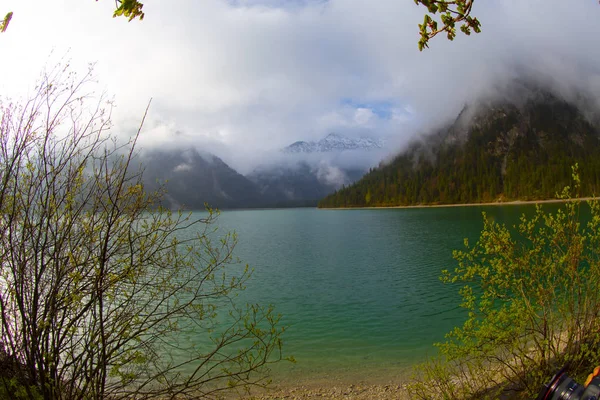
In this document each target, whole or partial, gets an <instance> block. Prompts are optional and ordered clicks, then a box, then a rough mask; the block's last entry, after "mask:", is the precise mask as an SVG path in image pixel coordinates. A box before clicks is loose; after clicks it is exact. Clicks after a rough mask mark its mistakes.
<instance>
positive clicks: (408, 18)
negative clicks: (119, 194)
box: [0, 0, 600, 171]
mask: <svg viewBox="0 0 600 400" xmlns="http://www.w3.org/2000/svg"><path fill="white" fill-rule="evenodd" d="M145 3H146V4H145V7H144V10H145V11H146V18H145V19H144V21H142V22H138V21H135V22H131V23H127V22H126V21H125V20H122V19H112V18H111V13H112V7H113V6H114V4H113V3H111V2H110V1H102V2H93V1H81V0H62V1H59V2H35V4H34V2H27V1H22V0H12V1H10V0H9V2H8V4H7V5H6V7H7V9H11V10H13V11H14V12H15V14H14V15H15V17H14V18H13V21H12V22H11V26H10V27H9V30H8V31H7V33H6V34H3V36H2V39H1V40H2V42H3V53H4V54H8V55H9V56H8V57H3V62H2V63H1V64H0V76H2V77H3V78H2V80H1V81H0V90H1V91H2V93H19V94H26V93H27V91H29V90H31V88H32V87H33V81H34V79H35V77H36V76H37V73H38V72H39V70H40V69H41V67H42V65H43V64H44V63H45V62H46V60H47V58H48V56H47V55H48V54H49V52H50V51H51V50H54V51H55V54H64V52H65V51H66V50H67V49H71V50H70V57H71V58H72V59H73V65H76V66H82V67H83V66H85V64H86V63H87V62H96V71H97V75H98V80H99V82H100V84H99V88H100V90H106V91H107V92H109V93H111V94H113V95H114V96H115V98H116V104H117V107H116V109H115V110H114V111H113V117H114V120H115V131H119V132H124V133H125V134H131V133H132V132H135V131H136V129H137V126H138V124H139V119H140V118H141V116H142V114H143V112H144V109H145V106H146V104H147V102H148V100H149V99H150V98H151V97H152V98H153V102H152V107H151V109H150V114H149V116H148V119H147V123H146V126H145V129H144V131H143V134H142V137H141V138H140V143H141V144H142V145H143V146H144V147H148V148H149V147H153V146H154V147H156V146H160V147H165V146H184V147H187V146H194V147H196V148H199V149H202V150H204V151H208V152H214V153H215V154H217V155H218V156H220V157H221V158H223V159H224V160H225V161H226V162H228V163H229V164H231V165H232V166H233V167H235V168H237V169H239V170H241V171H250V170H252V169H253V168H255V167H256V166H257V165H259V164H261V163H264V162H265V159H266V158H267V157H273V158H275V159H277V158H278V156H277V154H278V153H277V152H278V150H279V149H280V148H282V147H284V146H286V145H289V144H291V143H293V142H295V141H297V140H306V141H308V140H319V139H321V138H322V137H324V136H326V135H327V134H328V133H331V132H337V133H341V134H347V135H362V134H365V133H368V134H369V135H372V136H380V137H385V138H387V140H388V147H387V148H386V149H385V151H386V152H388V153H390V152H395V151H398V150H399V149H401V148H402V147H403V146H404V145H405V144H406V142H408V141H409V140H410V138H412V137H415V135H418V134H419V133H420V132H425V131H427V130H428V129H430V128H431V127H434V126H436V125H439V124H440V123H442V122H443V121H446V120H448V119H451V118H453V117H455V116H456V115H457V113H458V112H459V111H460V110H461V109H462V107H463V106H464V104H466V103H468V102H470V101H472V100H473V99H474V98H477V97H478V96H480V95H482V94H485V95H490V94H491V95H495V94H496V92H497V88H498V87H499V86H498V85H500V86H501V85H502V84H503V82H509V81H511V80H513V79H515V78H518V77H522V76H529V77H537V78H539V79H540V80H543V81H544V82H545V83H549V84H551V85H552V90H553V91H554V92H555V93H558V94H560V95H562V96H564V97H565V98H580V97H581V96H580V94H581V93H584V94H585V98H586V99H588V100H586V102H585V104H587V105H588V107H589V108H590V109H595V108H598V107H600V95H599V94H600V53H599V52H598V51H596V49H598V48H600V36H599V35H598V34H597V32H596V30H597V29H596V27H597V21H598V19H599V17H600V5H598V4H597V2H593V1H589V2H583V1H578V2H575V1H565V0H528V1H522V0H502V1H500V0H488V1H483V0H480V1H478V2H476V3H475V6H474V9H473V12H474V14H475V15H476V16H477V17H478V18H479V19H480V20H481V21H482V29H483V32H482V33H481V34H478V35H473V36H471V37H465V36H464V35H462V34H460V33H459V35H458V37H457V38H456V40H455V41H454V42H449V41H447V40H446V39H445V38H443V37H436V38H435V39H433V41H432V42H431V47H430V49H428V50H425V51H423V52H419V51H418V49H417V43H416V42H417V40H418V34H417V24H418V23H419V22H420V21H422V18H423V13H424V9H423V8H422V7H418V6H416V5H415V4H414V2H411V1H398V0H377V1H372V0H329V1H321V0H294V1H283V0H203V1H201V2H198V1H194V0H181V1H178V2H177V4H176V5H173V4H171V3H170V2H165V1H147V2H145ZM383 153H385V152H383ZM385 155H386V154H381V155H379V154H377V156H378V157H381V158H383V157H384V156H385ZM371 156H373V159H371ZM374 156H375V154H374V153H371V154H369V155H368V156H364V155H360V154H350V153H347V154H345V155H343V156H340V157H339V159H336V160H325V161H326V162H327V163H329V164H331V165H335V166H338V165H339V164H338V163H339V162H342V163H352V162H353V161H355V162H356V163H359V164H362V165H365V166H369V165H373V164H374V163H376V162H377V160H374V158H375V157H374ZM352 157H355V158H354V159H352ZM366 158H369V159H368V160H367V159H366ZM381 158H380V159H381ZM315 162H316V161H315Z"/></svg>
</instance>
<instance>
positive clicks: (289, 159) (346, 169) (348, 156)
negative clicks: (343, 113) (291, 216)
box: [248, 133, 384, 207]
mask: <svg viewBox="0 0 600 400" xmlns="http://www.w3.org/2000/svg"><path fill="white" fill-rule="evenodd" d="M383 145H384V142H383V141H382V140H380V139H373V138H367V137H362V138H357V139H352V138H348V137H346V136H342V135H339V134H336V133H330V134H329V135H327V136H326V137H324V138H323V139H321V140H319V141H318V142H312V141H311V142H304V141H298V142H295V143H292V144H291V145H289V146H287V147H284V148H283V149H281V155H282V156H280V157H278V162H271V163H265V164H263V165H261V166H259V167H257V168H256V169H255V170H254V171H252V172H251V173H250V174H249V175H248V178H249V179H250V180H251V181H252V182H254V183H255V184H256V185H257V186H258V187H259V189H260V192H261V193H262V194H263V196H265V197H266V198H268V199H269V200H270V201H272V202H273V205H274V206H277V207H279V206H316V205H317V203H318V201H319V199H322V198H323V197H325V196H327V195H328V194H330V193H333V192H334V191H335V190H337V189H339V188H341V187H342V186H344V185H349V184H351V183H353V182H355V181H356V180H358V179H360V177H362V176H363V175H364V174H365V173H366V172H367V169H366V168H363V167H358V166H354V164H358V163H357V162H356V161H355V160H354V159H355V158H356V157H357V156H360V154H362V153H366V152H369V151H372V150H377V149H381V148H382V147H383ZM371 158H372V157H371ZM342 159H344V160H343V161H342ZM349 161H351V162H349Z"/></svg>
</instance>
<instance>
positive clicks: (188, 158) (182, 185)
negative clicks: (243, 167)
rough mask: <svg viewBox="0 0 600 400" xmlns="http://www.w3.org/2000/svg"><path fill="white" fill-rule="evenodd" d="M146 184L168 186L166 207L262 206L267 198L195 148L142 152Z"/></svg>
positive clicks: (141, 159) (228, 169) (225, 165)
mask: <svg viewBox="0 0 600 400" xmlns="http://www.w3.org/2000/svg"><path fill="white" fill-rule="evenodd" d="M140 161H141V163H142V165H143V166H144V168H145V170H144V184H145V186H146V188H147V189H148V190H152V191H154V190H157V189H158V188H159V187H160V185H161V184H163V183H164V184H165V189H166V194H165V196H164V200H165V204H163V205H164V206H165V207H168V208H180V207H184V208H186V209H192V210H197V209H204V203H205V202H206V203H208V204H209V205H210V206H211V207H217V208H246V207H260V206H263V205H264V203H265V199H264V197H263V196H262V194H261V193H260V190H259V188H258V187H257V186H256V185H255V184H254V183H253V182H251V181H250V180H249V179H247V178H246V177H244V176H242V175H240V174H239V173H237V172H236V171H235V170H233V169H232V168H230V167H229V166H228V165H227V164H226V163H224V162H223V160H221V159H220V158H218V157H216V156H214V155H212V154H208V153H206V154H201V153H199V152H198V151H196V150H195V149H186V150H158V149H155V150H152V151H148V152H146V153H143V154H142V155H141V156H140Z"/></svg>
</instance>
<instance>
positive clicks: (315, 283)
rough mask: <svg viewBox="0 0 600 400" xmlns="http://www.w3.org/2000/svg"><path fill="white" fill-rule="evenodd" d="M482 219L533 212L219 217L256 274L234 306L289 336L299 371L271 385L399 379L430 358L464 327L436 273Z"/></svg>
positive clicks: (281, 373)
mask: <svg viewBox="0 0 600 400" xmlns="http://www.w3.org/2000/svg"><path fill="white" fill-rule="evenodd" d="M547 207H553V208H556V207H558V206H557V205H548V206H547ZM482 211H485V212H486V213H488V215H490V216H492V217H493V218H495V220H496V221H498V222H504V223H507V224H510V225H512V224H514V223H516V222H517V221H518V218H519V216H520V215H521V214H522V213H523V212H526V213H528V214H531V213H533V211H534V207H533V206H531V205H525V206H523V205H520V206H516V205H510V206H481V207H480V206H475V207H450V208H420V209H377V210H366V209H361V210H318V209H309V208H303V209H280V210H247V211H246V210H245V211H224V212H222V214H221V216H220V217H219V220H218V226H219V227H220V229H221V230H224V231H227V230H235V231H236V232H237V233H238V235H239V238H238V239H239V243H238V246H237V247H236V250H235V254H236V255H237V256H238V257H239V258H240V259H241V260H242V261H243V262H244V263H248V264H249V265H250V266H251V267H252V268H253V269H254V274H253V275H252V278H251V280H250V281H249V282H248V285H247V289H246V291H245V292H244V293H243V294H242V296H241V300H242V301H247V302H259V303H262V304H268V303H271V304H273V305H274V306H275V308H276V310H277V312H278V313H281V314H282V316H283V318H282V323H283V324H284V325H286V326H288V327H289V328H288V330H287V332H286V333H285V336H284V351H285V353H286V354H288V355H293V356H294V357H295V358H296V360H297V363H296V364H295V365H291V364H289V363H286V364H284V365H280V366H278V367H277V369H276V371H275V379H292V380H297V379H299V378H300V377H302V378H303V379H312V377H319V378H329V379H331V378H332V377H344V376H354V375H360V376H361V377H365V378H367V379H368V377H369V376H372V377H380V376H383V375H396V374H403V373H406V371H407V370H409V369H410V366H411V365H413V364H415V363H417V362H419V361H423V360H424V359H425V358H426V357H427V356H431V355H433V354H435V348H434V347H433V346H432V344H433V343H434V342H436V341H441V340H443V339H444V334H445V333H446V332H448V331H449V330H450V329H451V328H452V327H453V326H455V325H457V324H460V323H461V322H462V321H463V318H464V314H463V312H462V310H461V309H460V308H459V307H458V304H459V303H460V297H459V295H458V288H457V287H452V286H448V285H444V284H443V283H442V282H441V281H440V280H439V276H440V271H441V270H442V269H454V267H455V266H456V263H455V261H454V260H453V259H452V250H454V249H462V248H463V240H464V238H469V240H472V241H474V240H476V239H477V238H478V237H479V233H480V231H481V229H482V226H483V222H482V216H481V213H482Z"/></svg>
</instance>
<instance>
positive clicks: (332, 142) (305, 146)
mask: <svg viewBox="0 0 600 400" xmlns="http://www.w3.org/2000/svg"><path fill="white" fill-rule="evenodd" d="M383 145H384V143H383V141H382V140H381V139H373V138H369V137H361V138H357V139H351V138H348V137H346V136H342V135H339V134H337V133H330V134H329V135H327V136H326V137H325V138H323V139H321V140H319V141H318V142H313V141H311V142H304V141H298V142H295V143H292V144H291V145H289V146H287V147H285V148H283V150H282V151H283V152H285V153H326V152H336V151H345V150H373V149H380V148H382V147H383Z"/></svg>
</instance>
